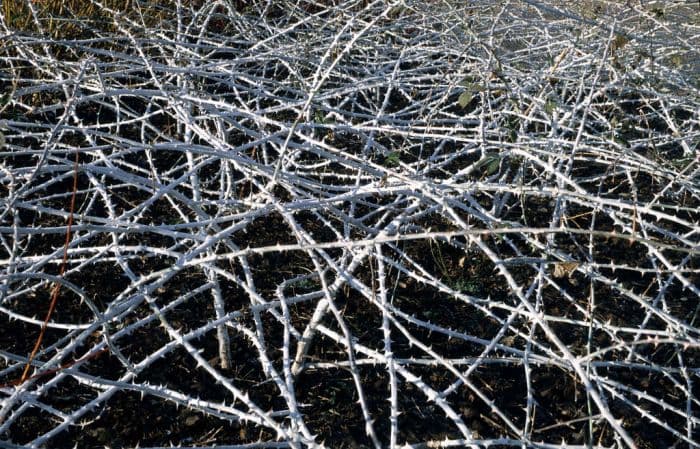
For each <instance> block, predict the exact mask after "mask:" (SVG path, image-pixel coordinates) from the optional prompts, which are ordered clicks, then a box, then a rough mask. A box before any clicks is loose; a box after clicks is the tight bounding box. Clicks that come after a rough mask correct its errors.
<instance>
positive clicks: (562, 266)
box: [552, 262, 581, 278]
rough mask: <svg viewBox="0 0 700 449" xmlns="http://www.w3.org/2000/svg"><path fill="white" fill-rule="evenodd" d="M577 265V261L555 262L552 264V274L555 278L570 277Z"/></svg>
mask: <svg viewBox="0 0 700 449" xmlns="http://www.w3.org/2000/svg"><path fill="white" fill-rule="evenodd" d="M579 265H581V264H580V263H578V262H557V263H555V264H554V271H553V272H552V275H553V276H554V277H555V278H563V277H571V275H572V274H573V273H574V271H576V268H578V266H579Z"/></svg>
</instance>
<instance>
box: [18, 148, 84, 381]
mask: <svg viewBox="0 0 700 449" xmlns="http://www.w3.org/2000/svg"><path fill="white" fill-rule="evenodd" d="M78 160H79V153H78V152H77V151H76V152H75V161H74V162H73V191H72V192H71V198H70V212H69V214H68V226H67V228H66V241H65V243H64V245H63V259H62V261H61V267H60V269H59V274H58V275H59V276H63V274H64V273H65V271H66V263H67V261H68V245H69V244H70V240H71V227H72V226H73V211H74V210H75V197H76V192H77V190H78ZM60 290H61V284H60V283H58V282H55V283H54V285H53V288H52V289H51V302H50V303H49V310H48V311H47V312H46V317H45V318H44V322H43V324H42V325H41V331H39V337H37V339H36V342H35V343H34V348H33V349H32V353H31V354H30V355H29V360H27V364H26V365H25V366H24V371H23V372H22V377H21V378H20V379H19V382H18V383H19V384H22V383H24V382H25V381H26V380H27V379H29V370H30V369H31V366H32V362H33V361H34V357H36V353H37V352H38V351H39V348H40V347H41V342H42V341H43V339H44V334H45V333H46V328H47V327H48V324H49V320H50V319H51V315H53V312H54V310H55V309H56V302H57V301H58V293H59V292H60Z"/></svg>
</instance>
